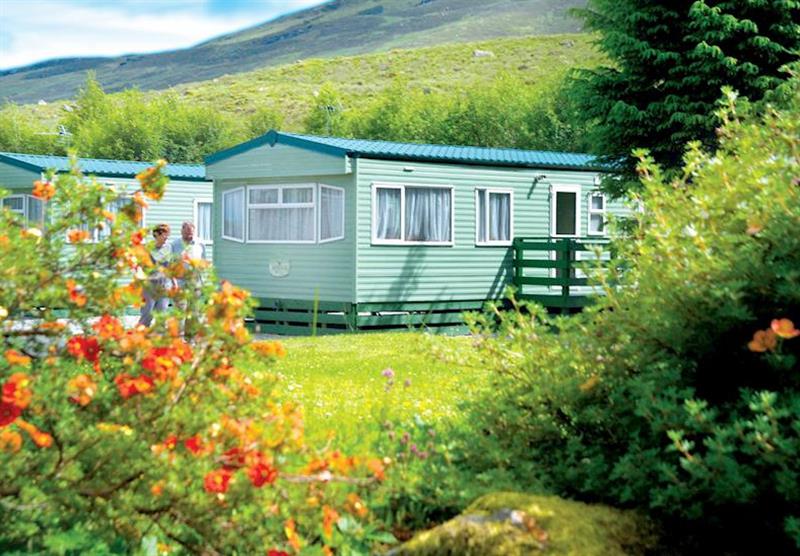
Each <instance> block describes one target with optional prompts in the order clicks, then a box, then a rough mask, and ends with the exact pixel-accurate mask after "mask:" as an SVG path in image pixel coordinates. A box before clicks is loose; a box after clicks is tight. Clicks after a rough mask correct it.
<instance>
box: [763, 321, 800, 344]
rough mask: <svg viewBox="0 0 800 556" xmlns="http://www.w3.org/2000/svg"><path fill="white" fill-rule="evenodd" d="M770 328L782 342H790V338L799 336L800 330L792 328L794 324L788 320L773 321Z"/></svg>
mask: <svg viewBox="0 0 800 556" xmlns="http://www.w3.org/2000/svg"><path fill="white" fill-rule="evenodd" d="M770 328H771V330H772V331H773V332H774V333H775V334H777V335H778V336H780V337H781V338H783V339H784V340H791V339H792V338H796V337H797V336H800V330H797V329H796V328H795V327H794V323H793V322H792V321H790V320H789V319H774V320H773V321H772V323H771V326H770Z"/></svg>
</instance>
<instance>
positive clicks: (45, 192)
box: [33, 180, 56, 201]
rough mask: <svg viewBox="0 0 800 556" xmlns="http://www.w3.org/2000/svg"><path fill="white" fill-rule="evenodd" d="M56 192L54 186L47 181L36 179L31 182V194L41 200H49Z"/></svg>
mask: <svg viewBox="0 0 800 556" xmlns="http://www.w3.org/2000/svg"><path fill="white" fill-rule="evenodd" d="M55 194H56V186H55V185H53V183H52V182H49V181H41V180H36V181H35V182H33V196H34V197H36V198H37V199H41V200H42V201H49V200H50V199H52V198H53V195H55Z"/></svg>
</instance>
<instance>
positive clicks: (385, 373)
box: [381, 368, 394, 380]
mask: <svg viewBox="0 0 800 556" xmlns="http://www.w3.org/2000/svg"><path fill="white" fill-rule="evenodd" d="M381 375H383V376H385V377H386V378H387V379H389V380H391V379H393V378H394V371H393V370H392V369H391V368H387V369H384V370H383V372H382V373H381Z"/></svg>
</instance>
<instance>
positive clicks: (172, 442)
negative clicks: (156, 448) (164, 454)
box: [164, 434, 178, 450]
mask: <svg viewBox="0 0 800 556" xmlns="http://www.w3.org/2000/svg"><path fill="white" fill-rule="evenodd" d="M177 445H178V437H177V436H175V435H174V434H171V435H169V436H168V437H167V439H166V440H165V441H164V447H165V448H166V449H167V450H174V449H175V447H176V446H177Z"/></svg>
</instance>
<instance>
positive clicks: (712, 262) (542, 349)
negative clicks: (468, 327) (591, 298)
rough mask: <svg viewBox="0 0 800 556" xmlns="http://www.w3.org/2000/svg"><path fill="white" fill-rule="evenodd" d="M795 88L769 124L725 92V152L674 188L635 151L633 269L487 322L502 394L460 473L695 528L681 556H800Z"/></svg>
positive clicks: (623, 249) (490, 403)
mask: <svg viewBox="0 0 800 556" xmlns="http://www.w3.org/2000/svg"><path fill="white" fill-rule="evenodd" d="M793 87H794V92H795V94H794V95H792V96H793V101H792V103H791V105H790V106H789V107H787V108H786V109H783V110H780V111H774V110H772V109H770V110H768V113H767V115H766V116H764V117H763V119H760V120H759V119H755V118H749V119H748V118H745V119H739V118H738V117H737V114H736V108H735V107H734V104H733V100H732V99H733V97H734V95H733V94H732V93H729V104H728V105H727V106H726V109H725V110H724V111H723V112H722V113H721V115H722V118H723V121H724V125H723V126H722V127H721V129H720V131H719V142H720V148H719V150H718V151H716V152H715V153H713V154H706V153H705V152H704V151H703V150H702V149H701V147H700V145H699V144H698V143H693V144H692V145H691V148H690V149H689V152H688V154H687V156H686V161H685V165H684V168H683V174H682V177H681V178H678V179H675V180H674V181H670V182H667V181H665V179H664V177H663V174H662V172H661V170H660V169H659V167H658V166H657V165H655V164H654V163H653V161H652V159H651V158H649V157H648V156H646V155H645V154H643V153H641V152H640V153H639V154H640V156H641V157H642V159H641V163H640V166H639V171H640V173H641V179H642V187H643V191H644V192H643V199H644V207H645V208H644V211H643V212H641V213H637V214H636V215H635V226H634V231H633V234H632V235H631V236H630V237H625V238H621V239H619V240H618V241H616V242H615V248H616V250H617V252H618V254H619V258H620V262H621V263H622V264H621V267H622V268H623V269H625V270H616V271H615V270H609V271H606V273H605V274H604V273H603V272H600V271H596V272H595V273H594V274H595V275H596V277H597V279H598V280H599V284H600V287H603V288H604V290H605V295H604V296H601V297H599V298H598V299H597V302H596V304H595V305H594V306H593V307H592V308H590V309H588V310H586V311H585V312H584V313H582V314H580V315H575V316H572V317H568V318H567V317H556V318H553V317H550V316H548V315H547V314H546V313H545V312H544V311H543V310H541V309H537V308H536V306H531V307H530V308H529V311H530V312H529V313H526V312H524V311H523V312H510V313H502V312H499V313H489V314H487V315H482V316H479V317H476V320H475V326H476V329H477V330H478V331H479V332H480V334H481V337H482V340H481V342H480V343H481V347H480V350H479V353H480V355H481V361H480V362H481V364H482V365H484V366H487V367H489V368H492V369H495V370H496V371H497V373H496V379H495V380H496V382H497V383H496V385H495V387H494V388H492V389H491V394H490V395H489V397H488V398H487V399H485V400H484V401H483V402H479V403H477V404H475V406H474V409H473V411H471V415H470V420H472V421H473V422H474V423H475V424H476V427H477V431H479V432H477V433H475V434H472V435H470V436H469V437H468V444H467V446H468V450H467V452H466V455H465V457H464V458H463V461H462V465H466V466H469V467H471V468H473V469H476V470H481V469H498V468H500V469H502V468H506V469H509V468H510V469H512V470H514V471H515V472H516V473H517V474H518V476H520V477H523V478H527V479H528V480H531V481H532V482H533V484H543V485H545V487H546V488H552V489H554V490H555V491H556V492H559V493H562V494H567V495H572V496H578V497H582V498H584V499H590V500H603V501H607V502H610V503H613V504H615V505H634V506H638V507H641V508H644V509H645V510H647V511H648V512H650V513H651V514H652V515H655V516H659V517H662V518H664V520H665V522H666V523H672V524H673V525H674V524H675V523H678V524H679V526H680V527H684V528H685V529H684V530H682V531H681V532H679V533H676V534H675V535H674V536H671V538H670V539H669V540H671V541H672V542H676V543H680V542H682V541H685V542H686V545H685V546H684V547H683V550H685V551H689V550H690V549H691V548H692V547H695V548H696V547H697V546H703V544H702V543H703V542H704V541H708V539H709V538H710V537H712V538H713V539H714V540H712V541H708V542H709V543H710V544H708V545H705V548H706V549H709V550H712V551H713V552H725V551H730V552H731V553H759V552H764V551H766V552H769V549H768V548H767V547H770V546H772V549H773V550H776V551H778V552H780V551H781V550H783V551H790V550H792V549H793V548H796V547H800V363H798V361H799V359H798V358H799V357H800V337H798V335H800V331H798V329H797V325H798V324H800V239H798V237H800V236H798V234H797V229H798V226H800V181H798V176H800V159H799V154H798V153H800V94H797V92H798V91H800V89H798V83H797V82H796V81H795V82H793ZM739 106H740V108H739V109H740V110H741V109H742V108H741V105H739ZM612 280H614V281H616V282H617V283H618V284H619V287H617V288H613V287H611V286H609V285H608V284H609V283H611V281H612ZM498 323H499V324H498ZM672 520H675V521H672ZM743 531H746V532H747V534H746V535H745V534H742V532H743ZM693 535H697V537H693ZM693 543H699V544H693ZM795 545H796V546H795ZM773 553H774V552H773Z"/></svg>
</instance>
